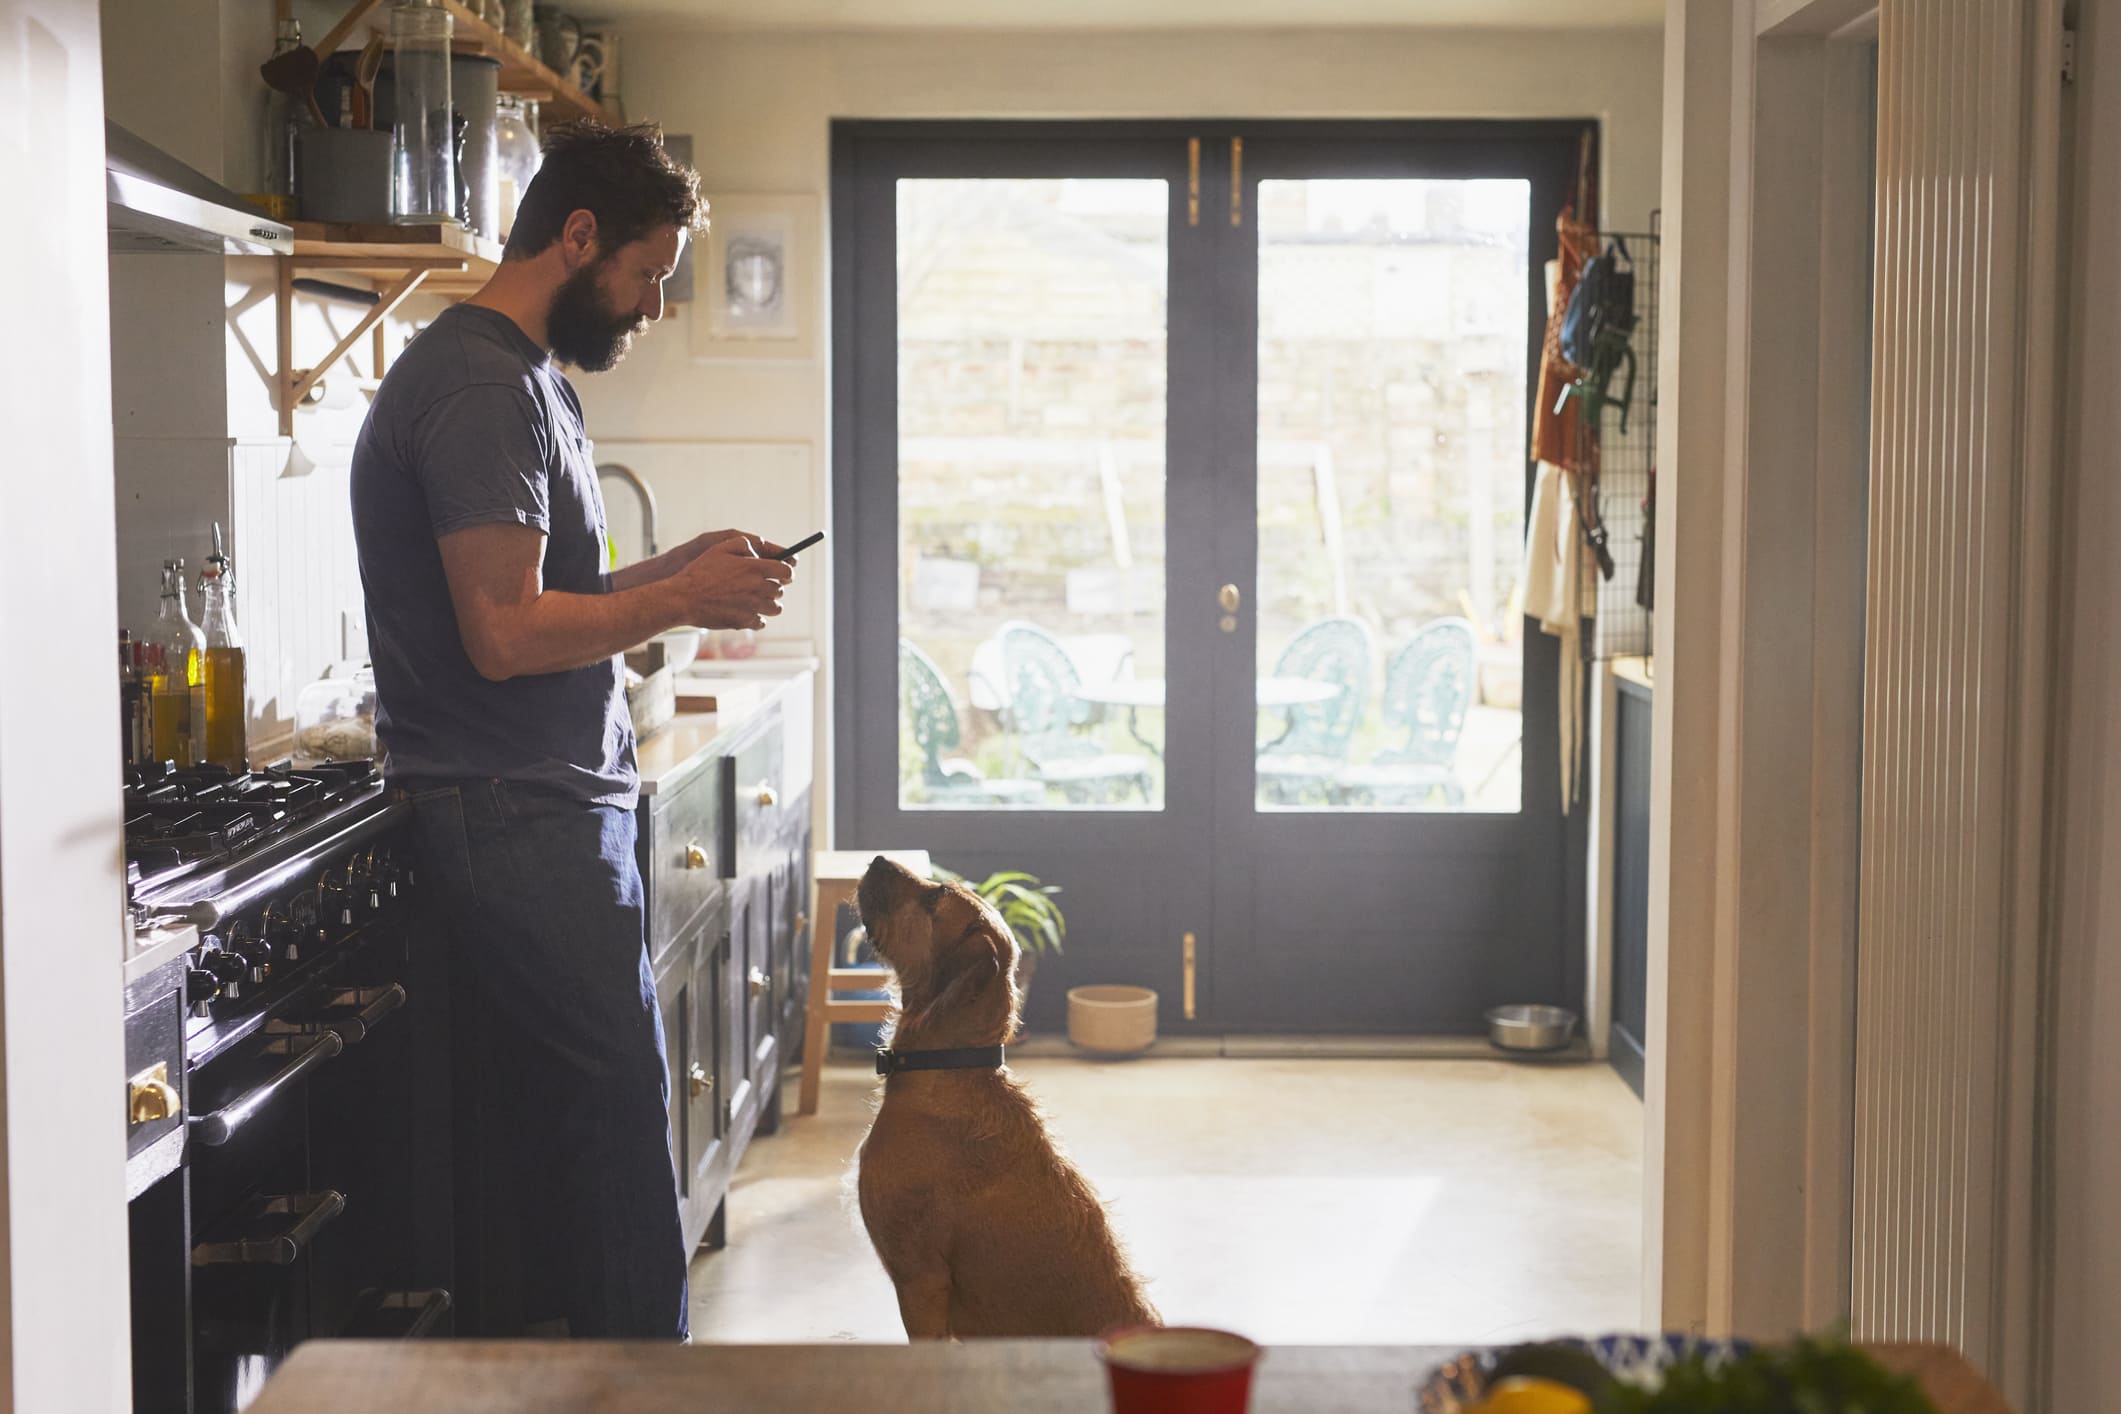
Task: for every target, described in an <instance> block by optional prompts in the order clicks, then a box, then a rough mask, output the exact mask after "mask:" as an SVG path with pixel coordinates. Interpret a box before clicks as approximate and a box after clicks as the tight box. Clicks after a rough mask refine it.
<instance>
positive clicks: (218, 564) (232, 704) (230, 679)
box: [199, 521, 250, 771]
mask: <svg viewBox="0 0 2121 1414" xmlns="http://www.w3.org/2000/svg"><path fill="white" fill-rule="evenodd" d="M199 585H200V591H201V593H202V594H203V596H204V604H203V607H202V609H201V611H200V613H201V623H200V631H201V633H203V634H204V635H205V638H206V668H205V677H204V681H205V687H206V760H207V761H209V762H211V763H212V764H213V765H216V766H226V767H227V768H228V769H229V770H231V771H241V770H243V769H244V768H245V767H246V766H247V765H248V764H249V760H250V753H249V749H248V744H247V742H246V740H245V725H246V723H247V721H248V710H247V708H246V707H245V705H244V697H243V634H242V631H241V630H240V629H238V628H237V627H236V582H235V567H234V566H233V565H232V564H231V563H230V562H229V558H228V555H227V554H226V553H225V552H224V551H223V550H222V547H221V526H220V523H219V522H218V521H217V522H215V524H214V552H213V553H212V554H211V555H208V556H207V557H206V568H205V569H204V570H203V571H201V572H200V575H199Z"/></svg>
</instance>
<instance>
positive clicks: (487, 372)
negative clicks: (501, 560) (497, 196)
mask: <svg viewBox="0 0 2121 1414" xmlns="http://www.w3.org/2000/svg"><path fill="white" fill-rule="evenodd" d="M353 522H354V539H355V542H356V545H357V547H358V550H359V553H360V562H361V585H362V588H363V589H364V590H365V591H366V594H367V598H368V647H369V653H370V656H371V658H372V660H373V662H374V665H375V673H376V732H377V735H378V736H380V737H381V738H382V743H383V747H384V752H385V759H384V767H383V769H384V773H385V775H387V776H389V777H392V778H394V779H400V780H404V779H430V778H445V779H459V778H465V777H482V778H492V779H498V780H505V781H510V782H517V783H521V784H525V785H532V786H542V787H546V788H549V789H552V790H556V791H560V792H562V793H564V794H566V795H568V796H571V797H573V798H575V799H578V800H582V801H592V802H597V803H600V804H614V805H622V806H625V807H628V808H631V807H632V805H633V804H634V801H635V797H636V792H637V789H638V785H639V777H638V775H637V773H636V770H635V767H634V757H633V723H632V719H631V717H630V716H629V715H628V713H627V710H626V695H625V686H624V679H623V674H622V671H621V660H620V659H618V658H613V659H611V660H610V661H609V662H604V663H596V664H592V665H591V666H589V667H586V668H576V669H574V670H572V671H570V672H563V673H543V674H538V675H534V676H529V677H518V678H511V679H509V680H508V681H506V682H489V681H487V680H486V679H485V678H482V677H480V676H479V673H478V670H477V669H475V668H473V667H472V665H471V659H470V657H469V656H468V655H467V654H466V653H465V651H464V641H463V639H462V637H461V636H460V635H459V634H458V631H457V618H456V610H455V607H454V605H453V604H452V603H451V601H450V597H449V581H448V579H447V577H446V576H445V575H444V573H443V569H442V556H441V552H440V550H439V549H438V548H437V546H436V542H437V541H438V540H439V539H440V538H441V537H442V536H445V535H448V534H450V533H451V532H452V531H458V530H463V529H465V528H466V527H468V526H474V525H491V524H509V525H527V526H531V527H534V528H535V529H538V530H541V531H543V532H545V536H546V540H545V587H546V588H547V589H556V590H562V591H565V592H568V593H573V594H601V593H603V592H604V591H605V590H606V588H607V587H608V579H607V577H606V574H605V565H606V563H607V561H606V549H605V543H606V542H605V532H604V499H603V496H602V494H601V493H600V492H599V490H598V488H597V477H596V462H595V459H594V457H593V456H592V455H591V446H590V441H589V438H588V437H587V436H585V435H584V434H583V431H582V405H581V403H580V401H578V400H577V399H576V397H575V394H574V389H573V388H572V387H570V386H569V385H568V382H567V379H566V378H565V377H564V376H563V375H562V374H561V373H560V371H559V369H557V368H556V367H554V366H553V363H552V360H551V358H550V357H549V356H548V355H547V354H546V352H545V350H543V349H541V348H539V347H538V346H537V345H536V344H535V343H533V342H532V341H531V339H530V337H529V336H528V335H527V334H525V333H524V332H523V331H522V329H521V328H520V327H518V326H517V324H516V323H515V321H514V320H512V319H510V318H509V317H508V316H507V315H505V314H501V313H499V312H498V311H496V310H491V309H482V308H480V307H478V306H476V305H468V304H462V305H456V306H454V307H452V308H450V309H447V310H444V311H443V312H442V313H441V314H440V315H438V316H437V317H436V319H435V321H434V323H432V324H430V325H429V326H428V327H427V328H426V329H425V330H424V331H423V332H422V333H421V334H420V335H419V336H418V337H417V338H415V339H414V340H413V341H412V342H411V343H410V344H409V345H407V346H406V349H405V352H404V354H403V355H402V356H400V358H399V359H398V361H397V363H396V364H394V365H392V367H391V369H390V371H389V372H388V373H387V374H386V375H385V376H384V378H383V385H382V387H381V388H380V389H379V390H378V391H377V393H376V398H375V403H374V405H373V406H372V407H370V408H369V410H368V420H367V421H366V422H365V423H363V424H362V427H361V436H360V439H359V440H358V441H357V442H356V443H355V444H354V455H353Z"/></svg>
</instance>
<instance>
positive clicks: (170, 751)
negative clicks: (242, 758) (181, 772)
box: [147, 560, 206, 766]
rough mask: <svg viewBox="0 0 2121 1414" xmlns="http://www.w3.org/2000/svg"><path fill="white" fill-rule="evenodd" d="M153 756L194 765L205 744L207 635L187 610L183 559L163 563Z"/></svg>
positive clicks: (151, 691) (153, 657)
mask: <svg viewBox="0 0 2121 1414" xmlns="http://www.w3.org/2000/svg"><path fill="white" fill-rule="evenodd" d="M148 644H149V647H150V649H151V652H150V655H149V666H148V676H147V692H148V702H149V706H150V710H151V713H152V715H153V718H154V759H156V760H158V761H174V762H176V763H177V765H179V766H195V765H197V764H198V763H199V762H200V760H202V759H203V758H202V756H201V752H203V751H204V749H205V746H206V638H205V636H204V635H202V634H201V633H200V632H199V626H198V625H197V624H195V623H193V622H192V621H191V615H190V614H188V613H186V612H185V609H184V561H182V560H164V561H163V562H162V607H161V610H160V612H159V613H157V614H156V616H155V626H154V629H153V631H152V633H151V635H150V636H149V639H148Z"/></svg>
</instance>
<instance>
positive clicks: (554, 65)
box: [535, 5, 582, 75]
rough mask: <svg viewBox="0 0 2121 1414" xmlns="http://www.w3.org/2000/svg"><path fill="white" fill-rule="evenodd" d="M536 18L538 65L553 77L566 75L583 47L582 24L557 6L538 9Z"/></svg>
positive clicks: (544, 6)
mask: <svg viewBox="0 0 2121 1414" xmlns="http://www.w3.org/2000/svg"><path fill="white" fill-rule="evenodd" d="M535 15H536V18H537V26H538V60H539V62H541V63H542V64H544V65H545V67H546V68H548V69H550V70H552V71H553V72H554V73H556V74H562V75H564V74H566V73H567V72H568V71H569V70H571V69H572V68H573V67H574V56H575V54H576V53H577V52H578V51H579V50H580V49H581V47H582V22H581V21H580V20H577V19H576V18H575V17H574V16H573V15H570V14H567V13H565V12H564V11H562V10H561V9H560V8H559V7H558V6H557V5H540V6H538V7H537V8H536V11H535Z"/></svg>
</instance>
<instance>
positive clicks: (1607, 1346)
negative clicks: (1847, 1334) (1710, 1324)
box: [1418, 1334, 1936, 1414]
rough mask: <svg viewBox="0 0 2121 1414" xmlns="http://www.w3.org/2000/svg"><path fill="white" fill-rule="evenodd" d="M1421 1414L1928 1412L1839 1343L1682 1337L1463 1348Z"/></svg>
mask: <svg viewBox="0 0 2121 1414" xmlns="http://www.w3.org/2000/svg"><path fill="white" fill-rule="evenodd" d="M1418 1408H1419V1409H1420V1410H1421V1414H1789V1412H1790V1411H1793V1410H1802V1411H1804V1414H1936V1409H1935V1406H1933V1405H1932V1404H1931V1403H1930V1401H1929V1399H1928V1398H1927V1397H1926V1396H1925V1395H1924V1394H1923V1393H1922V1391H1921V1389H1920V1388H1919V1387H1918V1386H1917V1385H1916V1384H1915V1382H1914V1381H1913V1380H1910V1379H1907V1378H1905V1377H1903V1376H1899V1375H1894V1374H1892V1373H1890V1372H1888V1371H1887V1370H1886V1369H1885V1368H1884V1367H1882V1366H1880V1365H1879V1364H1878V1363H1877V1362H1876V1361H1874V1360H1872V1359H1871V1358H1870V1357H1869V1356H1868V1355H1865V1354H1864V1353H1863V1352H1862V1351H1860V1350H1858V1349H1856V1348H1855V1347H1854V1346H1852V1345H1850V1344H1849V1343H1848V1342H1846V1341H1844V1340H1840V1339H1838V1338H1816V1339H1806V1340H1799V1341H1796V1342H1794V1343H1792V1344H1789V1345H1780V1346H1756V1345H1751V1344H1748V1343H1747V1342H1745V1341H1737V1340H1710V1339H1707V1338H1704V1337H1701V1336H1691V1335H1682V1334H1673V1335H1661V1336H1617V1335H1616V1336H1605V1337H1602V1338H1600V1339H1597V1340H1555V1341H1545V1342H1541V1343H1538V1344H1534V1345H1518V1346H1509V1347H1504V1348H1501V1349H1496V1350H1469V1351H1467V1352H1466V1353H1465V1354H1463V1355H1460V1356H1457V1357H1455V1358H1454V1359H1451V1360H1447V1361H1445V1362H1444V1363H1443V1364H1442V1365H1440V1366H1438V1367H1437V1368H1436V1370H1435V1371H1434V1372H1433V1373H1431V1374H1430V1376H1429V1379H1428V1382H1427V1383H1426V1384H1424V1385H1423V1386H1422V1388H1421V1397H1420V1400H1419V1403H1418Z"/></svg>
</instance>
